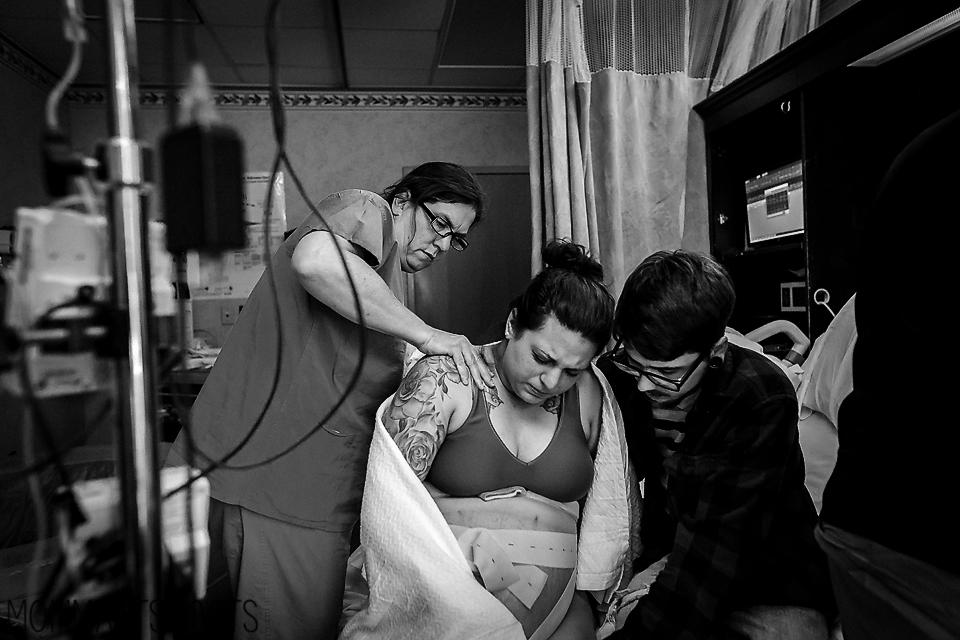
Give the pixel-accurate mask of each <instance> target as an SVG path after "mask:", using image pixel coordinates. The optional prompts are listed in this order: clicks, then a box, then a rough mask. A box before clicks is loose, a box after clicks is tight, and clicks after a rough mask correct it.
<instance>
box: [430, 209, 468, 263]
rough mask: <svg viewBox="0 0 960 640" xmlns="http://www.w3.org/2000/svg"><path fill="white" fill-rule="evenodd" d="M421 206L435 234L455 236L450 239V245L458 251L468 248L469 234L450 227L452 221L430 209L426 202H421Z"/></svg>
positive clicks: (442, 236)
mask: <svg viewBox="0 0 960 640" xmlns="http://www.w3.org/2000/svg"><path fill="white" fill-rule="evenodd" d="M420 206H421V207H422V208H423V211H424V213H426V214H427V220H429V221H430V226H431V227H432V228H433V232H434V233H435V234H437V235H438V236H440V237H441V238H446V237H447V236H453V238H451V239H450V246H451V247H453V248H454V249H456V250H457V251H463V250H464V249H466V248H467V235H466V234H465V233H454V232H453V229H452V228H450V223H449V222H447V221H446V219H444V218H441V217H440V216H438V215H436V214H435V213H434V212H433V211H430V208H429V207H427V205H426V204H424V203H422V202H421V203H420Z"/></svg>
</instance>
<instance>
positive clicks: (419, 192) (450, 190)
mask: <svg viewBox="0 0 960 640" xmlns="http://www.w3.org/2000/svg"><path fill="white" fill-rule="evenodd" d="M405 193H406V194H409V197H410V202H411V203H412V204H413V205H414V206H419V205H421V204H423V203H424V202H427V203H430V202H451V203H459V204H466V205H469V206H471V207H473V208H474V210H475V211H476V212H477V217H476V219H475V220H474V221H473V224H476V223H478V222H480V219H481V218H482V217H483V214H484V212H485V210H486V205H487V197H486V195H485V194H484V193H483V189H482V188H481V187H480V183H479V182H477V179H476V178H475V177H474V176H473V174H472V173H470V172H469V171H467V170H466V169H464V168H463V167H461V166H460V165H458V164H453V163H450V162H426V163H424V164H422V165H420V166H419V167H417V168H416V169H413V170H412V171H410V172H409V173H408V174H407V175H405V176H403V177H402V178H400V181H399V182H396V183H394V184H392V185H390V186H389V187H387V188H386V189H384V190H383V193H382V194H380V195H382V196H383V199H384V200H386V201H387V202H389V203H391V204H392V203H393V199H394V198H395V197H397V196H402V195H403V194H405Z"/></svg>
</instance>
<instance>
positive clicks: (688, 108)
mask: <svg viewBox="0 0 960 640" xmlns="http://www.w3.org/2000/svg"><path fill="white" fill-rule="evenodd" d="M812 2H814V3H815V2H816V0H527V109H528V122H529V146H530V183H531V185H530V186H531V196H532V200H531V202H532V209H533V212H532V214H533V220H532V224H533V256H532V268H533V271H534V272H536V271H537V270H539V269H540V268H541V264H540V259H539V254H540V248H541V247H542V245H543V243H544V242H545V241H548V240H550V239H552V238H569V239H571V240H573V241H574V242H578V243H580V244H583V245H585V246H587V247H588V248H589V249H590V251H591V252H592V254H593V255H594V256H595V257H597V258H598V259H600V260H601V262H602V263H603V265H604V267H605V269H606V271H607V274H608V279H609V280H610V282H611V285H612V286H611V290H612V291H614V292H615V293H619V291H620V288H621V287H622V285H623V281H624V279H625V277H626V275H627V274H628V273H629V272H630V271H631V270H632V269H633V267H634V266H635V265H636V264H637V263H639V262H640V261H641V260H643V259H644V258H645V257H647V256H648V255H650V254H651V253H653V252H654V251H658V250H660V249H675V248H678V247H680V246H684V247H688V248H691V249H695V250H699V251H707V250H708V248H709V247H708V234H707V218H706V214H707V207H706V169H705V158H706V155H705V150H704V138H703V131H702V126H701V124H700V122H699V119H698V118H697V116H696V114H694V113H693V111H692V107H693V105H695V104H696V103H697V102H699V101H701V100H703V99H704V98H706V97H707V96H708V95H709V93H710V92H711V90H717V89H719V88H721V87H722V86H724V85H726V84H729V83H730V82H732V81H733V80H734V79H735V78H736V77H738V76H739V75H741V74H742V73H744V72H745V71H747V70H749V69H750V68H752V67H753V66H755V65H756V64H759V63H760V62H762V61H763V60H765V59H766V58H768V57H769V56H770V55H772V54H773V53H776V52H777V51H779V50H780V49H781V48H782V47H784V46H786V45H787V44H789V43H790V42H792V41H793V40H795V39H796V38H797V37H799V36H800V35H802V34H804V33H806V31H807V29H808V28H809V25H810V23H811V14H812V13H813V12H812V10H811V9H812Z"/></svg>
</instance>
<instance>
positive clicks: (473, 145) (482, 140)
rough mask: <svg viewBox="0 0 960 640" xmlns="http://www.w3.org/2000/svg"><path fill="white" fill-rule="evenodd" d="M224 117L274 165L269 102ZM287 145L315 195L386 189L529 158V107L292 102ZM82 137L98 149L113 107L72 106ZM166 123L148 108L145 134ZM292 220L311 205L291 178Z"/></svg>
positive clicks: (257, 159)
mask: <svg viewBox="0 0 960 640" xmlns="http://www.w3.org/2000/svg"><path fill="white" fill-rule="evenodd" d="M220 115H221V117H222V119H223V122H224V123H225V124H227V125H230V126H232V127H234V128H235V129H236V130H237V131H238V132H239V133H240V135H241V136H242V138H243V140H244V144H245V153H246V166H247V170H248V171H269V170H270V166H271V162H272V160H273V154H274V151H275V149H276V145H275V143H274V140H273V128H272V122H271V118H270V112H269V110H268V109H265V108H262V107H256V108H240V109H222V110H221V111H220ZM286 120H287V140H288V142H287V151H288V155H289V157H290V159H291V161H292V163H293V165H294V168H295V169H296V170H297V173H298V175H299V176H300V178H301V180H302V181H303V183H304V186H305V188H306V189H307V192H308V193H309V195H310V197H311V199H312V200H314V201H319V200H320V199H322V198H323V197H324V196H326V195H327V194H329V193H332V192H334V191H338V190H340V189H348V188H365V189H371V190H374V191H381V190H382V189H383V188H384V187H386V186H388V185H390V184H392V183H393V182H396V181H397V180H398V179H399V178H400V177H401V175H402V171H403V167H406V166H411V165H417V164H420V163H421V162H427V161H431V160H444V161H448V162H456V163H458V164H462V165H466V166H471V167H483V166H505V165H509V166H517V165H522V166H526V165H527V164H528V163H529V160H528V152H527V115H526V112H525V111H524V110H522V109H519V110H514V109H497V108H491V109H479V110H467V109H439V108H436V109H423V110H414V109H410V108H394V109H390V108H385V109H372V108H366V109H355V110H347V109H342V110H341V109H326V108H318V109H289V110H287V111H286ZM70 124H71V129H72V130H73V132H74V133H73V141H74V144H75V145H76V146H77V147H78V148H80V149H83V150H85V151H88V152H91V151H92V150H93V148H94V146H95V144H96V143H97V141H98V140H100V139H102V138H103V137H104V136H105V135H106V124H107V122H106V109H105V108H104V107H102V106H100V107H88V106H81V105H74V106H73V107H72V108H71V109H70ZM165 131H166V111H165V109H163V108H153V107H151V108H144V109H141V110H140V126H139V137H140V138H141V139H142V140H144V141H145V142H148V143H150V144H154V145H156V144H157V142H158V141H159V138H160V136H161V135H162V134H163V133H164V132H165ZM286 203H287V207H286V213H287V227H288V228H293V227H295V226H297V225H298V224H299V223H300V222H301V221H302V220H303V219H304V217H306V215H307V213H308V212H309V210H308V207H307V205H306V204H305V203H304V202H303V201H302V199H301V198H300V197H299V195H298V194H297V193H296V190H295V188H294V186H293V184H292V183H291V182H290V180H289V179H288V180H287V181H286Z"/></svg>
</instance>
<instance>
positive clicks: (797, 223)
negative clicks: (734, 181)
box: [744, 160, 803, 244]
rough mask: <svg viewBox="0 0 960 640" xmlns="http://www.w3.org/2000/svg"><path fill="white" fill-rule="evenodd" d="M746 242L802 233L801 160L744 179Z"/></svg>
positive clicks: (757, 241) (753, 242) (752, 242)
mask: <svg viewBox="0 0 960 640" xmlns="http://www.w3.org/2000/svg"><path fill="white" fill-rule="evenodd" d="M744 189H745V190H746V194H747V240H748V242H749V244H755V243H759V242H765V241H767V240H775V239H777V238H783V237H785V236H792V235H795V234H798V233H803V163H802V162H801V161H799V160H798V161H797V162H793V163H791V164H788V165H785V166H782V167H778V168H776V169H772V170H771V171H765V172H764V173H761V174H760V175H758V176H756V177H754V178H750V179H749V180H746V181H745V182H744Z"/></svg>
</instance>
